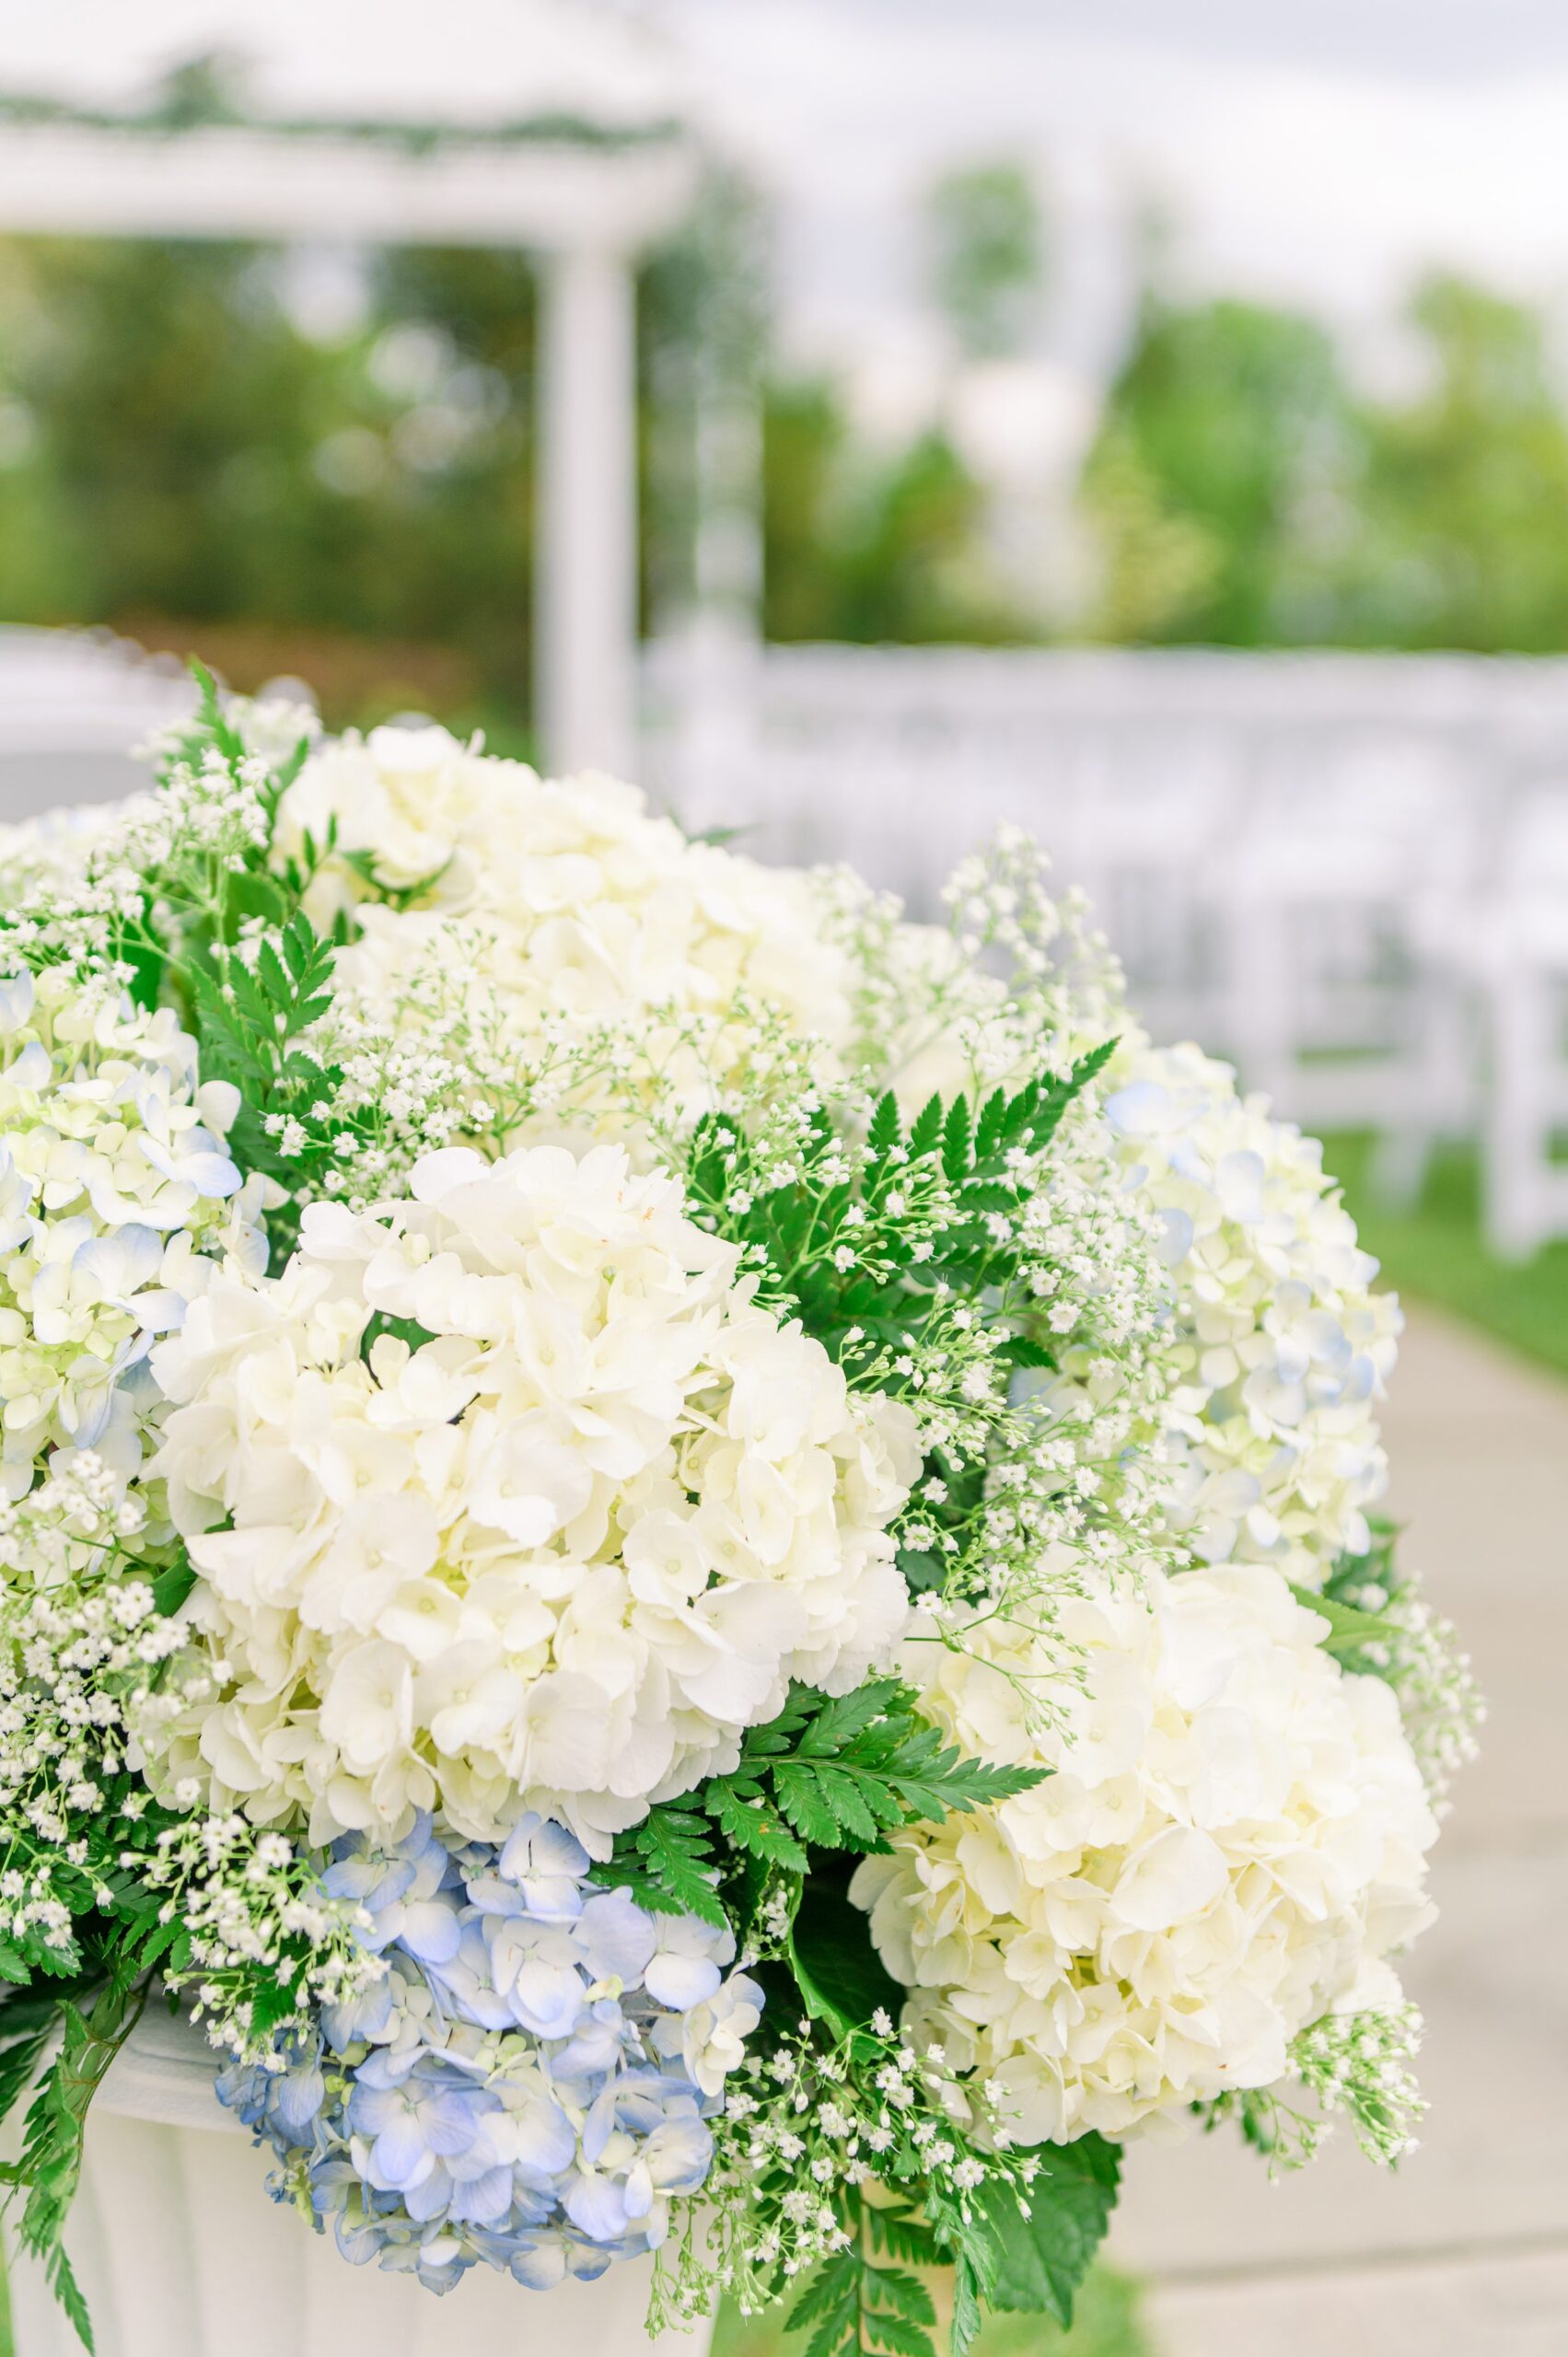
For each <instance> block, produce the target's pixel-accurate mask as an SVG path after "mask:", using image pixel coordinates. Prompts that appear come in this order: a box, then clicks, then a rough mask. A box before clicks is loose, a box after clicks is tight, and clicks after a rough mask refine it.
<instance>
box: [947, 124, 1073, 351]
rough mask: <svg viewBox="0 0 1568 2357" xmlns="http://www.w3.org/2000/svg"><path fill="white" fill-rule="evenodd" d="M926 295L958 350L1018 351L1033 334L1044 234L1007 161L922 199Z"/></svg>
mask: <svg viewBox="0 0 1568 2357" xmlns="http://www.w3.org/2000/svg"><path fill="white" fill-rule="evenodd" d="M925 213H926V218H925V229H926V237H927V240H928V243H929V247H930V279H931V290H932V294H933V296H934V297H935V303H936V308H937V309H938V310H939V311H940V312H941V313H942V315H943V317H944V318H945V319H947V324H948V326H949V327H950V329H951V330H952V332H953V336H954V339H955V341H956V342H957V343H958V349H959V350H960V351H961V352H962V353H964V354H966V355H967V356H968V357H969V358H970V359H975V360H992V359H997V358H1000V357H1002V356H1004V355H1005V354H1009V353H1014V352H1017V351H1019V350H1020V349H1021V348H1022V347H1023V346H1024V345H1025V344H1026V343H1028V341H1029V338H1030V336H1031V334H1032V332H1033V330H1034V328H1035V327H1036V325H1037V323H1038V321H1037V314H1038V311H1039V306H1040V287H1041V283H1042V280H1043V277H1044V271H1045V232H1044V224H1043V220H1042V216H1041V210H1040V196H1039V193H1038V192H1037V190H1036V187H1035V183H1034V179H1033V176H1032V174H1031V173H1030V172H1029V171H1028V168H1027V167H1026V166H1024V165H1023V164H1019V163H1013V162H1008V161H1005V160H1003V161H998V162H995V163H986V164H974V165H970V166H967V167H965V168H963V169H962V170H959V171H954V172H947V173H946V174H944V175H943V177H942V178H941V179H940V180H937V181H936V183H935V186H934V187H933V189H932V190H931V192H930V194H929V196H928V197H927V199H926V207H925Z"/></svg>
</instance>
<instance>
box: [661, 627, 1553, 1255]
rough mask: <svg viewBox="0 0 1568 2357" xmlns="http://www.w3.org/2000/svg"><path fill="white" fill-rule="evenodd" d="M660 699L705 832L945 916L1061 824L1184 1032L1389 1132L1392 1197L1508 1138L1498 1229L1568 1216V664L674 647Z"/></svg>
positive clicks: (664, 764) (1164, 1015)
mask: <svg viewBox="0 0 1568 2357" xmlns="http://www.w3.org/2000/svg"><path fill="white" fill-rule="evenodd" d="M646 709H647V714H648V730H647V753H646V762H645V766H646V768H647V770H648V772H649V774H650V776H651V777H652V779H653V780H654V782H655V783H656V786H657V787H658V789H659V790H660V791H661V792H662V793H663V795H665V797H666V798H667V799H668V801H669V802H670V803H671V805H672V807H675V808H676V809H678V810H679V814H680V816H681V817H682V819H684V820H685V821H686V822H687V823H688V824H689V825H693V826H708V825H714V824H735V823H737V822H740V823H743V824H748V825H749V826H751V827H752V828H753V829H754V830H755V832H754V835H753V836H752V838H751V840H752V841H753V842H755V844H756V847H757V848H758V850H759V851H760V852H761V853H763V854H764V855H766V856H770V857H776V858H785V859H791V860H796V861H815V860H831V859H846V860H849V861H851V862H853V863H854V865H856V866H857V867H859V868H860V869H862V870H863V871H864V872H865V874H866V875H868V876H869V877H872V878H873V880H874V881H876V882H877V883H879V884H882V885H884V886H886V887H888V888H891V889H894V890H896V891H899V892H900V893H901V894H902V895H903V896H904V898H905V899H906V900H908V901H909V903H910V904H911V906H912V908H913V909H915V910H917V911H922V912H929V911H932V910H933V909H934V908H935V905H936V902H937V898H938V894H939V890H940V886H941V882H942V879H943V878H944V877H945V876H946V875H947V873H948V871H949V870H950V869H951V868H952V866H953V865H954V864H955V862H956V861H957V860H958V858H959V857H960V856H961V855H962V854H963V853H965V852H966V851H969V850H970V849H972V848H974V847H975V846H976V845H978V844H980V843H981V842H984V841H985V839H986V838H987V837H988V836H989V835H991V834H992V833H993V831H994V830H995V828H996V827H997V826H998V825H999V824H1001V823H1002V822H1003V821H1005V820H1012V821H1016V823H1018V824H1020V825H1023V826H1025V827H1028V829H1029V830H1031V831H1032V832H1034V833H1035V834H1037V835H1038V836H1040V838H1041V839H1042V840H1043V841H1044V842H1046V843H1047V844H1048V846H1049V847H1050V848H1051V851H1052V853H1053V855H1054V857H1055V861H1056V865H1057V870H1058V873H1059V875H1060V876H1061V877H1062V878H1063V881H1077V882H1082V883H1083V884H1084V885H1086V888H1088V889H1089V891H1090V892H1091V894H1092V895H1093V897H1094V899H1095V900H1096V902H1097V904H1098V908H1099V910H1100V911H1101V912H1102V915H1103V919H1104V922H1105V923H1106V925H1107V928H1108V930H1109V932H1110V934H1111V935H1112V938H1113V939H1114V940H1115V942H1116V943H1117V946H1118V947H1119V948H1120V949H1121V953H1122V956H1123V958H1124V959H1125V961H1126V963H1127V966H1128V968H1129V971H1130V975H1131V979H1132V988H1133V994H1134V998H1135V1000H1136V1002H1137V1004H1139V1005H1140V1007H1141V1008H1142V1009H1143V1010H1144V1014H1145V1016H1146V1018H1147V1019H1148V1020H1149V1021H1150V1023H1151V1024H1152V1026H1153V1028H1155V1029H1156V1031H1157V1032H1158V1033H1160V1034H1162V1035H1164V1036H1167V1037H1172V1036H1178V1035H1186V1034H1193V1035H1196V1036H1199V1037H1201V1038H1202V1039H1203V1040H1204V1041H1205V1042H1206V1043H1207V1044H1208V1045H1210V1046H1212V1047H1214V1049H1215V1050H1216V1051H1220V1052H1223V1053H1226V1054H1229V1055H1231V1056H1233V1057H1234V1058H1235V1059H1236V1061H1237V1063H1238V1065H1239V1066H1240V1068H1241V1070H1242V1072H1243V1074H1244V1075H1245V1076H1246V1078H1247V1079H1248V1081H1249V1083H1250V1084H1251V1085H1253V1086H1260V1087H1264V1088H1267V1089H1268V1090H1269V1091H1270V1093H1271V1094H1272V1096H1273V1097H1275V1099H1276V1101H1277V1102H1278V1103H1279V1104H1280V1105H1281V1107H1282V1108H1283V1109H1285V1110H1286V1111H1288V1112H1290V1113H1292V1114H1293V1115H1295V1116H1296V1117H1297V1118H1299V1119H1301V1120H1304V1121H1307V1122H1309V1123H1311V1124H1313V1125H1314V1126H1322V1127H1330V1126H1339V1125H1342V1126H1369V1127H1371V1128H1374V1129H1375V1130H1376V1131H1377V1132H1378V1133H1379V1138H1380V1176H1381V1179H1382V1181H1383V1184H1384V1185H1385V1187H1386V1188H1387V1189H1388V1191H1389V1192H1390V1193H1399V1192H1405V1193H1408V1192H1409V1191H1410V1190H1411V1189H1412V1188H1413V1187H1414V1185H1415V1184H1416V1183H1417V1182H1418V1180H1419V1179H1420V1177H1421V1174H1422V1171H1423V1167H1424V1165H1425V1158H1426V1155H1427V1151H1428V1149H1429V1147H1430V1145H1431V1144H1432V1143H1433V1141H1434V1139H1435V1138H1437V1137H1440V1136H1444V1135H1449V1134H1458V1133H1466V1132H1479V1133H1481V1134H1482V1135H1483V1137H1484V1139H1485V1141H1486V1143H1487V1145H1488V1190H1489V1217H1490V1221H1491V1225H1492V1230H1493V1237H1494V1240H1495V1241H1496V1242H1497V1243H1498V1244H1499V1245H1500V1246H1501V1247H1502V1248H1505V1249H1507V1250H1510V1251H1525V1250H1528V1249H1529V1248H1532V1247H1533V1246H1534V1245H1535V1244H1536V1243H1537V1242H1539V1241H1540V1240H1541V1239H1542V1238H1543V1237H1546V1236H1549V1235H1554V1234H1560V1233H1568V1173H1559V1172H1558V1170H1557V1168H1556V1167H1555V1162H1554V1157H1553V1152H1552V1147H1553V1140H1554V1137H1555V1134H1556V1132H1557V1130H1558V1129H1559V1127H1560V1126H1561V1125H1562V1123H1563V1121H1564V1120H1568V1062H1564V1061H1563V1058H1562V1042H1561V1040H1560V1038H1559V1028H1560V1027H1559V1021H1558V1018H1559V1015H1560V1012H1561V1005H1560V1002H1561V1000H1562V996H1563V993H1564V992H1565V990H1568V662H1558V661H1550V660H1533V659H1527V658H1511V657H1509V658H1491V657H1475V656H1349V655H1339V654H1277V655H1275V654H1271V655H1263V656H1254V655H1243V654H1231V653H1219V652H1210V651H1188V650H1171V651H1160V652H1148V653H1144V652H1137V653H1133V652H1125V651H1121V650H1118V651H1100V650H1082V651H1054V650H1052V651H1046V652H1037V651H1033V650H1030V651H1012V650H1006V651H991V650H981V649H976V648H969V647H958V648H953V647H938V648H926V647H920V648H912V647H900V648H881V647H877V648H863V647H849V646H808V647H769V648H766V649H756V648H752V649H749V650H748V649H747V648H745V647H744V646H742V645H740V644H735V643H731V644H727V645H726V644H725V643H724V642H722V641H717V642H715V641H713V640H711V639H710V640H708V641H706V642H703V641H688V642H684V643H681V644H666V645H663V646H657V647H655V648H654V649H652V650H651V651H650V654H649V657H648V663H647V670H646ZM1526 909H1527V912H1528V923H1522V912H1523V911H1526Z"/></svg>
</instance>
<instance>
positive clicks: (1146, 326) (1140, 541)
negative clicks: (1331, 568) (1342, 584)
mask: <svg viewBox="0 0 1568 2357" xmlns="http://www.w3.org/2000/svg"><path fill="white" fill-rule="evenodd" d="M1351 434H1352V422H1351V412H1350V404H1349V399H1348V396H1347V394H1346V392H1345V390H1344V388H1343V387H1342V384H1341V381H1340V378H1339V375H1338V368H1337V363H1336V360H1335V356H1334V353H1333V349H1332V346H1331V344H1330V341H1329V339H1328V337H1327V335H1326V334H1325V333H1324V332H1323V331H1322V330H1321V329H1319V328H1318V327H1317V326H1315V325H1314V324H1312V323H1311V322H1309V321H1307V320H1306V319H1297V318H1295V317H1294V316H1293V315H1292V314H1290V313H1288V312H1283V311H1273V310H1267V309H1264V308H1261V307H1260V306H1258V305H1255V304H1248V303H1237V302H1216V303H1212V304H1208V305H1205V306H1202V307H1201V308H1196V309H1192V310H1180V309H1176V308H1171V307H1169V306H1167V305H1166V304H1163V303H1159V302H1157V301H1153V302H1150V303H1149V304H1148V305H1147V306H1146V308H1145V309H1144V316H1143V319H1142V320H1141V322H1140V327H1139V332H1138V337H1137V341H1136V343H1135V344H1134V346H1133V349H1132V353H1131V354H1130V355H1129V357H1128V359H1127V361H1126V363H1125V364H1124V366H1123V367H1122V370H1121V375H1120V376H1119V377H1118V378H1117V381H1116V383H1115V385H1114V386H1113V388H1112V389H1111V392H1110V395H1109V400H1108V402H1107V406H1106V412H1105V417H1104V420H1103V422H1102V424H1101V427H1100V432H1099V435H1098V440H1097V443H1096V446H1095V447H1094V449H1093V451H1092V452H1091V453H1090V456H1089V459H1088V461H1087V464H1086V471H1085V476H1084V484H1083V497H1084V503H1085V506H1086V513H1087V515H1088V517H1089V520H1090V522H1091V524H1092V526H1093V527H1094V528H1095V531H1096V533H1097V535H1098V540H1099V542H1100V548H1101V556H1102V580H1101V589H1100V609H1099V611H1098V615H1097V616H1095V617H1094V621H1093V626H1094V628H1095V630H1096V633H1097V634H1098V635H1100V636H1103V637H1107V638H1123V637H1133V638H1144V639H1155V640H1162V639H1197V640H1201V641H1203V642H1205V643H1212V644H1224V645H1237V646H1260V645H1267V644H1270V643H1271V642H1273V641H1276V640H1278V639H1280V638H1282V637H1292V636H1311V635H1312V634H1313V633H1314V632H1315V631H1318V630H1320V629H1321V627H1322V623H1321V619H1320V618H1319V617H1318V615H1317V614H1315V613H1312V612H1310V611H1303V610H1301V609H1303V608H1304V607H1309V605H1310V599H1311V594H1312V591H1313V588H1314V583H1315V575H1316V572H1317V571H1318V569H1320V568H1319V567H1318V561H1317V554H1316V549H1315V545H1314V541H1313V537H1312V535H1313V529H1314V527H1313V513H1314V511H1313V506H1312V501H1313V496H1314V493H1316V492H1318V490H1319V487H1320V486H1325V485H1327V484H1328V483H1329V482H1332V481H1333V479H1334V478H1335V476H1336V473H1337V472H1339V471H1341V470H1342V468H1343V465H1344V463H1345V453H1346V450H1347V447H1348V445H1349V441H1350V437H1351ZM1293 609H1294V610H1293Z"/></svg>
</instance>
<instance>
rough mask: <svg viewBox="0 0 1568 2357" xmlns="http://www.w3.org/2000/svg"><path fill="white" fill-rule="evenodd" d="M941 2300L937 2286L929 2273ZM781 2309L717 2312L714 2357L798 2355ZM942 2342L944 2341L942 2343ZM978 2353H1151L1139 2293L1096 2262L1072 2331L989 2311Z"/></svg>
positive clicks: (1071, 2356)
mask: <svg viewBox="0 0 1568 2357" xmlns="http://www.w3.org/2000/svg"><path fill="white" fill-rule="evenodd" d="M932 2282H933V2288H934V2291H935V2293H936V2296H937V2298H938V2301H940V2296H941V2295H940V2290H939V2288H938V2287H937V2284H936V2279H935V2278H933V2279H932ZM785 2313H786V2311H785V2310H784V2308H782V2307H780V2308H775V2309H772V2310H770V2311H769V2313H768V2314H767V2315H766V2316H751V2317H747V2316H739V2315H738V2314H737V2313H736V2311H735V2310H734V2309H733V2308H727V2307H726V2308H725V2309H723V2310H722V2311H721V2312H720V2316H719V2320H718V2328H717V2330H716V2331H715V2333H714V2357H799V2352H800V2351H802V2350H803V2349H804V2347H805V2345H806V2344H805V2340H803V2339H802V2338H801V2337H800V2336H799V2335H796V2334H793V2333H785V2331H784V2325H783V2317H784V2315H785ZM944 2345H945V2344H944ZM976 2352H977V2357H1151V2352H1150V2349H1149V2344H1148V2342H1147V2340H1145V2339H1144V2333H1143V2330H1142V2328H1141V2327H1140V2325H1139V2321H1138V2293H1137V2288H1136V2286H1135V2285H1133V2284H1132V2283H1130V2282H1128V2281H1127V2278H1126V2277H1125V2276H1124V2275H1116V2274H1113V2273H1112V2272H1111V2270H1109V2268H1104V2267H1097V2268H1096V2269H1095V2270H1093V2272H1092V2273H1091V2274H1090V2276H1089V2278H1088V2281H1087V2282H1086V2283H1085V2285H1084V2288H1083V2290H1082V2291H1081V2292H1080V2293H1079V2294H1078V2302H1077V2314H1076V2315H1075V2316H1074V2319H1073V2329H1072V2331H1071V2332H1063V2331H1062V2330H1061V2328H1059V2327H1058V2326H1056V2325H1054V2324H1052V2323H1051V2320H1050V2318H1049V2317H1048V2316H993V2318H992V2320H991V2322H990V2323H989V2324H988V2325H987V2326H986V2327H985V2329H984V2330H983V2332H982V2333H981V2336H980V2340H979V2341H978V2342H977V2343H976Z"/></svg>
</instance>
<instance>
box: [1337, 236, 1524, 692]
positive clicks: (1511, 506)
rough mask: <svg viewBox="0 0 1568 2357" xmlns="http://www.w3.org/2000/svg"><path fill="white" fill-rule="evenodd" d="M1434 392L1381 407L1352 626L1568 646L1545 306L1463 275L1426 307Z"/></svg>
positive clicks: (1364, 503) (1421, 299)
mask: <svg viewBox="0 0 1568 2357" xmlns="http://www.w3.org/2000/svg"><path fill="white" fill-rule="evenodd" d="M1410 319H1411V326H1412V328H1413V329H1414V330H1415V331H1416V332H1417V333H1418V334H1419V335H1420V336H1421V337H1422V338H1423V341H1424V343H1425V348H1426V356H1427V360H1428V364H1429V370H1430V377H1429V383H1428V385H1427V387H1426V388H1425V389H1423V390H1421V391H1419V392H1417V393H1416V394H1415V395H1414V396H1413V398H1411V399H1410V400H1408V401H1405V402H1403V403H1401V404H1387V405H1383V406H1370V405H1369V406H1368V407H1367V408H1366V409H1365V412H1364V415H1363V420H1362V426H1363V432H1364V434H1365V446H1366V457H1365V472H1364V477H1363V481H1362V483H1361V486H1360V493H1359V500H1358V507H1359V513H1360V526H1361V540H1362V548H1361V551H1360V561H1359V563H1358V564H1357V566H1356V568H1355V575H1356V578H1355V582H1354V588H1353V598H1352V601H1351V613H1350V615H1349V617H1348V618H1347V628H1346V635H1347V636H1354V637H1356V638H1359V639H1363V640H1365V641H1367V642H1368V643H1372V644H1395V645H1407V646H1471V647H1480V648H1481V649H1487V650H1491V649H1500V648H1517V649H1520V650H1522V651H1524V652H1527V653H1536V652H1547V651H1550V650H1554V649H1562V648H1563V647H1565V646H1568V419H1565V417H1564V413H1563V405H1562V393H1561V389H1560V385H1559V381H1558V379H1557V378H1556V377H1555V374H1554V371H1553V368H1552V365H1551V354H1550V352H1549V348H1548V341H1547V334H1546V330H1545V326H1544V323H1543V321H1542V320H1541V319H1540V317H1539V314H1537V313H1536V312H1535V311H1533V310H1532V309H1530V308H1528V307H1527V305H1524V304H1520V303H1515V302H1508V301H1505V300H1504V299H1503V298H1502V297H1501V296H1497V295H1493V294H1491V293H1489V292H1487V290H1486V289H1484V288H1482V287H1479V286H1475V285H1471V284H1468V283H1467V282H1465V281H1464V280H1462V279H1459V278H1455V277H1436V278H1433V279H1431V280H1429V281H1428V282H1427V283H1426V284H1424V285H1423V286H1422V287H1421V288H1420V289H1419V290H1418V292H1417V294H1416V296H1415V298H1414V301H1413V302H1412V304H1411V310H1410Z"/></svg>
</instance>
